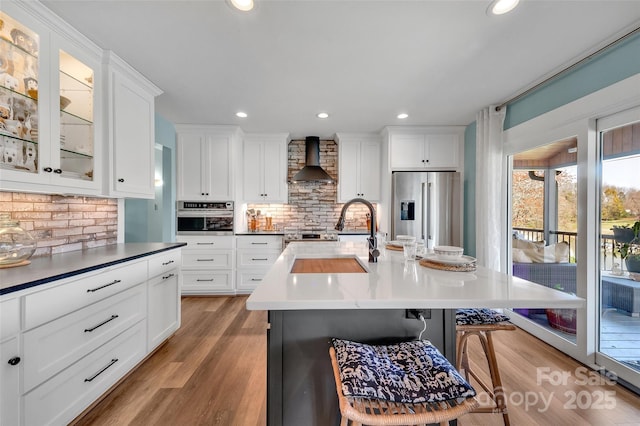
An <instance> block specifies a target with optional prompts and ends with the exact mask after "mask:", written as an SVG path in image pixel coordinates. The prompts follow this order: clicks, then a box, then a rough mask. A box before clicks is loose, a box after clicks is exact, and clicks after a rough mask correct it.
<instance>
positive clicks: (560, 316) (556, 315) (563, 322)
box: [545, 309, 578, 334]
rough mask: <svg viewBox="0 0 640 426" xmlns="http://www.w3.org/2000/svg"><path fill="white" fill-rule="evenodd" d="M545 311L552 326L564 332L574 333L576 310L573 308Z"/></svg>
mask: <svg viewBox="0 0 640 426" xmlns="http://www.w3.org/2000/svg"><path fill="white" fill-rule="evenodd" d="M545 313H546V314H547V321H548V322H549V325H550V326H551V327H552V328H555V329H556V330H560V331H562V332H564V333H569V334H576V317H577V316H578V311H576V310H575V309H546V310H545Z"/></svg>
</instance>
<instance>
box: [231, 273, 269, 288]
mask: <svg viewBox="0 0 640 426" xmlns="http://www.w3.org/2000/svg"><path fill="white" fill-rule="evenodd" d="M267 271H268V269H266V268H265V269H259V270H252V271H238V273H237V276H236V289H238V290H240V291H251V290H254V289H255V288H256V287H257V286H258V284H260V282H261V281H262V278H264V276H265V275H266V274H267Z"/></svg>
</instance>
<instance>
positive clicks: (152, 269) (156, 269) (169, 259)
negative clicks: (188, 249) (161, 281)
mask: <svg viewBox="0 0 640 426" xmlns="http://www.w3.org/2000/svg"><path fill="white" fill-rule="evenodd" d="M180 257H181V253H180V250H179V249H176V250H170V251H168V252H165V253H160V254H157V255H155V256H151V257H149V277H150V278H151V277H155V276H157V275H160V274H164V273H166V272H168V271H171V270H172V269H175V268H177V267H179V266H180Z"/></svg>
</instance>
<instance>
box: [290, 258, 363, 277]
mask: <svg viewBox="0 0 640 426" xmlns="http://www.w3.org/2000/svg"><path fill="white" fill-rule="evenodd" d="M291 273H292V274H348V273H361V274H366V273H367V270H366V269H365V268H364V266H362V264H361V263H360V261H359V260H358V258H357V257H355V256H352V257H344V256H343V257H314V258H298V259H296V260H295V261H294V262H293V266H292V267H291Z"/></svg>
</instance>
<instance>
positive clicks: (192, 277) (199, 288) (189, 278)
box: [180, 271, 233, 294]
mask: <svg viewBox="0 0 640 426" xmlns="http://www.w3.org/2000/svg"><path fill="white" fill-rule="evenodd" d="M180 278H181V280H182V286H181V287H182V293H195V294H206V293H216V292H218V293H220V292H222V291H225V292H226V291H230V290H233V280H232V277H231V272H230V271H220V272H216V271H202V272H200V271H182V273H181V274H180Z"/></svg>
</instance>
